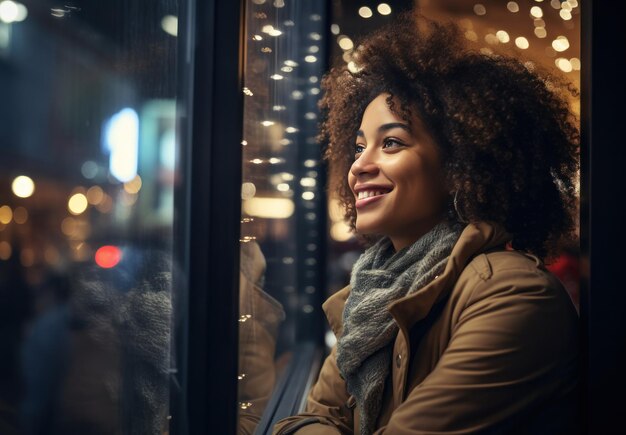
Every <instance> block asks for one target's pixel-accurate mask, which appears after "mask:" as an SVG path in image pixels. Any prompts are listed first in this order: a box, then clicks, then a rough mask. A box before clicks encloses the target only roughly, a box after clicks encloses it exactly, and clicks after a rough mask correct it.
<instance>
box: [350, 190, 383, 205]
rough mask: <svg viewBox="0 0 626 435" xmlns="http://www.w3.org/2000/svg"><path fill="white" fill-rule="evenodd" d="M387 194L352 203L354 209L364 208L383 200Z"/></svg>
mask: <svg viewBox="0 0 626 435" xmlns="http://www.w3.org/2000/svg"><path fill="white" fill-rule="evenodd" d="M387 193H389V192H387ZM387 193H383V194H381V195H376V196H370V197H369V198H363V199H357V200H356V202H355V203H354V206H355V207H356V208H362V207H366V206H368V205H370V204H371V203H373V202H376V201H378V200H379V199H381V198H383V197H384V196H385V195H387Z"/></svg>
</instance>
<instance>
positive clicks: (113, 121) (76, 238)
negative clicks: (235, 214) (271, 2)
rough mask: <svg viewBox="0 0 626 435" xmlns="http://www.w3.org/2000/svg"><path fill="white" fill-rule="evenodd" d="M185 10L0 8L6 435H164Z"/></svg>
mask: <svg viewBox="0 0 626 435" xmlns="http://www.w3.org/2000/svg"><path fill="white" fill-rule="evenodd" d="M178 7H179V4H178V1H177V0H158V1H148V0H132V1H128V0H113V1H106V2H86V1H73V2H60V3H50V2H47V1H42V0H36V1H29V2H24V4H22V3H20V2H17V1H15V2H14V1H9V0H5V1H2V2H0V76H1V78H0V87H1V89H2V95H3V104H2V106H1V109H0V110H2V114H1V117H0V119H2V128H1V129H0V148H1V152H2V156H3V157H2V159H1V160H0V165H1V167H2V170H1V171H0V222H1V223H0V310H1V311H0V322H1V323H0V325H1V326H0V334H1V337H0V339H1V340H2V343H3V347H4V348H3V353H2V358H0V364H2V367H1V369H0V376H1V377H2V379H1V381H0V384H1V386H2V389H1V391H0V409H1V410H2V412H1V413H0V432H2V433H18V432H19V433H55V434H56V433H59V434H69V433H84V434H99V433H102V434H104V433H106V434H113V433H116V434H117V433H133V434H136V433H164V432H168V425H169V420H168V416H169V414H170V409H169V400H170V393H172V394H174V395H175V394H177V391H178V390H175V391H173V392H171V391H170V383H171V381H172V380H174V381H175V379H173V378H172V373H173V372H175V370H173V369H172V367H174V362H173V360H172V359H171V357H170V355H173V354H174V346H173V341H172V340H171V336H172V327H171V325H172V324H173V322H174V320H176V321H179V320H180V319H173V317H172V312H173V311H172V310H173V301H174V300H176V296H178V295H180V294H181V293H180V292H183V291H184V288H182V287H181V286H176V287H175V288H176V291H177V292H179V293H178V294H173V293H172V287H173V286H172V272H173V271H174V269H176V267H175V266H174V265H175V264H178V259H177V258H173V256H172V252H173V242H174V238H173V232H174V202H173V201H174V192H175V188H176V187H177V185H178V184H179V183H180V182H181V180H182V178H181V173H180V171H179V170H178V169H177V156H178V155H179V153H180V147H179V144H178V143H177V140H176V98H177V95H176V89H177V86H176V81H177V76H178V71H177V68H176V64H177V62H176V59H177V38H176V32H177V19H176V16H177V11H178ZM177 273H178V272H177ZM171 385H177V383H176V382H172V383H171Z"/></svg>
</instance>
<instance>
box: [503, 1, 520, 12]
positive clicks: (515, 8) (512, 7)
mask: <svg viewBox="0 0 626 435" xmlns="http://www.w3.org/2000/svg"><path fill="white" fill-rule="evenodd" d="M506 8H507V9H508V10H509V12H513V13H515V12H519V5H518V4H517V3H516V2H508V3H507V4H506Z"/></svg>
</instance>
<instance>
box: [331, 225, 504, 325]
mask: <svg viewBox="0 0 626 435" xmlns="http://www.w3.org/2000/svg"><path fill="white" fill-rule="evenodd" d="M511 239H512V236H511V234H510V233H509V232H507V231H506V230H505V229H504V227H503V226H502V225H501V224H498V223H495V222H491V221H479V222H472V223H469V224H467V226H466V227H465V228H464V229H463V231H462V232H461V235H460V236H459V239H458V240H457V242H456V243H455V245H454V247H453V248H452V252H451V253H450V256H449V258H448V262H447V263H446V267H445V269H444V271H443V273H442V274H441V275H439V277H438V278H436V279H434V280H433V281H431V282H430V283H428V284H426V285H425V286H424V287H422V288H421V289H419V290H418V291H416V292H415V293H412V294H410V295H408V296H405V297H403V298H400V299H398V300H396V301H394V302H392V303H391V304H390V305H389V306H388V308H387V309H388V310H389V312H390V313H391V315H392V316H393V317H394V319H396V322H397V323H398V325H399V326H400V327H406V328H407V329H409V328H411V326H413V324H415V322H417V321H419V320H421V319H423V318H424V317H426V315H427V314H428V312H429V311H430V309H431V308H432V306H433V305H434V304H435V303H437V302H438V301H440V300H441V299H443V298H444V297H446V296H447V295H448V293H449V292H450V290H451V289H452V287H453V286H454V283H455V282H456V281H457V279H458V277H459V275H460V274H461V272H462V271H463V269H464V268H465V266H466V265H467V264H468V263H469V262H470V260H471V259H472V258H473V257H475V256H476V255H479V254H481V253H483V252H485V251H488V250H490V249H494V248H502V249H504V244H505V243H506V242H507V241H509V240H511ZM349 294H350V285H347V286H346V287H344V288H343V289H341V290H339V291H338V292H337V293H335V294H334V295H332V296H331V297H329V298H328V299H327V300H326V302H324V304H323V305H322V308H323V310H324V312H325V313H326V317H327V318H328V323H329V324H330V327H331V328H332V330H333V332H334V333H335V335H336V336H340V335H341V333H342V332H343V324H342V316H343V307H344V305H345V303H346V299H347V298H348V295H349Z"/></svg>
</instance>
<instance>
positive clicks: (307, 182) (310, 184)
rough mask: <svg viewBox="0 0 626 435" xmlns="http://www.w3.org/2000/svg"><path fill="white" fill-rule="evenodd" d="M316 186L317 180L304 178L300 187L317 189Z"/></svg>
mask: <svg viewBox="0 0 626 435" xmlns="http://www.w3.org/2000/svg"><path fill="white" fill-rule="evenodd" d="M316 184H317V182H316V181H315V178H312V177H304V178H302V179H301V180H300V185H301V186H303V187H315V185H316Z"/></svg>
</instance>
